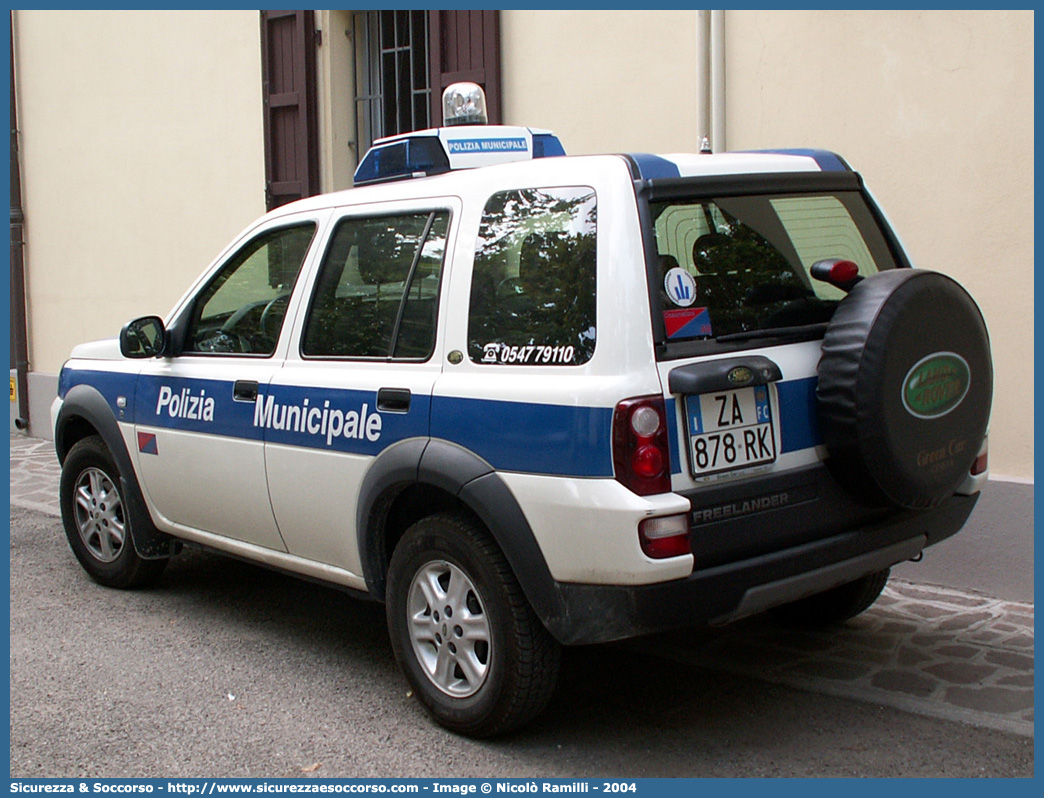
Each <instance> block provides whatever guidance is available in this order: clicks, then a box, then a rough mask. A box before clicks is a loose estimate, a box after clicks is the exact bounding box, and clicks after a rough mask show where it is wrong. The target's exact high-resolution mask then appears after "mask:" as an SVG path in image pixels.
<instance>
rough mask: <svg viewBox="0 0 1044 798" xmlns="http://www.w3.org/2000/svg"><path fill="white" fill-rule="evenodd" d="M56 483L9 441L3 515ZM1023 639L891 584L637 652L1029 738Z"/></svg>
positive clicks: (1003, 613)
mask: <svg viewBox="0 0 1044 798" xmlns="http://www.w3.org/2000/svg"><path fill="white" fill-rule="evenodd" d="M58 481H59V466H58V460H57V458H56V456H55V453H54V445H53V444H52V442H51V441H44V440H38V439H34V438H25V437H22V436H14V435H12V436H11V504H12V505H14V506H17V507H24V508H27V509H30V510H36V511H38V512H41V513H45V514H48V515H52V516H59V515H60V512H59V509H58ZM55 534H60V529H59V527H58V525H57V524H56V525H55ZM73 566H74V561H73V560H72V558H71V557H70V567H73ZM1033 636H1034V634H1033V604H1030V603H1021V602H1012V601H1001V600H999V599H996V598H993V597H990V596H987V595H983V594H978V593H974V592H971V591H962V590H954V589H950V588H946V587H939V586H932V585H924V584H917V583H913V582H908V581H904V580H901V579H895V578H893V579H892V580H891V582H889V585H888V587H887V588H886V589H885V592H884V593H883V594H882V596H881V598H880V599H879V600H878V601H877V603H876V604H875V605H874V606H873V607H872V608H871V609H870V610H868V611H867V612H865V613H863V614H862V615H861V616H859V617H858V618H856V619H854V620H852V621H849V622H848V623H847V624H845V625H844V626H842V627H840V628H835V629H830V630H826V631H798V630H793V629H783V628H780V627H779V626H777V625H773V624H772V623H771V622H769V621H768V620H767V619H765V618H753V619H749V620H747V621H742V622H740V623H737V624H733V625H731V626H727V627H724V628H722V629H717V630H691V631H690V630H682V631H678V632H670V633H665V634H662V635H657V636H655V637H652V638H646V639H643V640H642V641H641V643H640V645H641V648H642V650H643V651H645V652H646V653H648V654H650V655H654V656H657V657H661V658H669V659H672V660H677V661H681V662H691V663H694V664H695V663H699V664H700V665H702V666H705V667H713V668H720V669H722V670H727V671H730V672H737V673H743V674H746V675H749V676H752V677H755V678H759V679H764V680H766V681H770V682H775V683H779V684H786V685H789V686H793V687H798V688H801V689H806V690H809V691H812V692H817V693H826V694H830V695H837V696H843V697H847V698H854V699H857V700H861V701H867V702H870V703H875V704H883V705H886V706H892V707H895V708H898V709H901V710H904V711H909V712H914V713H917V714H921V715H928V716H932V717H939V718H944V719H949V720H956V721H961V722H967V723H971V724H974V725H977V726H985V727H988V728H994V729H999V730H1003V731H1009V732H1014V733H1016V734H1020V735H1025V736H1033V720H1034V705H1033V681H1034V677H1033V670H1034V668H1033V662H1034V655H1033V652H1034V646H1033Z"/></svg>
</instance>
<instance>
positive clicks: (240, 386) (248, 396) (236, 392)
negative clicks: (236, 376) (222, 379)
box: [232, 380, 257, 402]
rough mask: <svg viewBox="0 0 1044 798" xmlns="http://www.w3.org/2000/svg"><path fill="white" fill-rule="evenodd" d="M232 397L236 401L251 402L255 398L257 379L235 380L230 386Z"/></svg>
mask: <svg viewBox="0 0 1044 798" xmlns="http://www.w3.org/2000/svg"><path fill="white" fill-rule="evenodd" d="M232 398H233V399H235V400H236V401H237V402H253V401H255V400H256V399H257V380H236V384H235V385H233V386H232Z"/></svg>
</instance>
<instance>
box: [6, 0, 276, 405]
mask: <svg viewBox="0 0 1044 798" xmlns="http://www.w3.org/2000/svg"><path fill="white" fill-rule="evenodd" d="M14 39H15V53H16V55H15V57H16V75H17V78H18V85H17V89H16V94H17V97H18V101H19V108H18V117H19V128H20V130H19V133H20V135H19V142H20V145H21V154H22V175H23V181H24V183H23V204H24V207H25V216H26V228H25V233H26V263H27V292H28V298H27V304H28V315H29V325H30V330H31V334H30V338H29V340H30V352H29V359H30V362H31V367H32V369H33V371H34V372H43V373H50V374H57V373H58V370H59V369H60V368H61V365H62V363H63V362H64V360H65V359H66V358H67V357H68V355H69V350H70V349H71V348H72V347H73V346H74V345H75V344H77V343H79V342H81V341H87V340H93V339H98V338H108V337H112V336H114V335H116V334H117V333H118V332H119V329H120V326H121V325H122V324H123V322H125V321H127V320H129V319H131V318H132V317H135V316H140V315H145V314H147V313H158V314H160V315H163V314H166V313H167V311H169V310H170V309H171V307H172V306H173V305H174V303H175V301H176V300H177V299H178V297H180V296H181V294H182V293H183V292H184V291H185V290H186V289H187V288H188V286H189V284H190V283H191V282H192V281H193V280H194V279H195V278H196V277H198V276H199V273H200V272H201V271H202V270H203V268H204V267H205V266H206V265H207V264H208V263H209V262H210V261H211V260H212V259H213V258H214V257H215V256H216V255H217V254H218V252H219V251H220V250H221V249H222V248H223V247H224V246H225V245H226V244H227V243H228V242H229V241H230V240H231V239H232V237H233V236H234V235H235V234H236V233H238V232H239V231H240V230H241V229H242V228H243V227H245V226H246V225H247V224H248V223H249V222H250V221H252V220H253V219H254V218H255V217H257V216H259V215H260V214H261V213H263V212H264V176H265V173H264V150H263V128H262V108H261V53H260V45H259V41H260V23H259V22H258V15H257V12H256V11H230V12H206V13H198V12H196V13H193V12H177V11H148V12H127V11H116V12H101V11H56V12H46V11H16V12H15V14H14ZM142 142H149V146H142ZM40 422H44V423H45V421H44V418H41V419H40Z"/></svg>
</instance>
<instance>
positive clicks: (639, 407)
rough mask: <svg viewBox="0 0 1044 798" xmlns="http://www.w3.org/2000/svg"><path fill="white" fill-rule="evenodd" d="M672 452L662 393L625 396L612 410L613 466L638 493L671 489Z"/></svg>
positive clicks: (665, 491) (625, 483)
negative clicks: (636, 396)
mask: <svg viewBox="0 0 1044 798" xmlns="http://www.w3.org/2000/svg"><path fill="white" fill-rule="evenodd" d="M670 463H671V454H670V449H669V444H668V437H667V411H666V406H665V404H664V401H663V397H662V396H642V397H638V398H635V399H625V400H624V401H622V402H620V404H618V405H617V406H616V410H615V412H614V413H613V469H614V472H615V474H616V479H617V481H618V482H620V484H622V485H624V486H625V487H627V488H629V489H630V490H632V491H634V492H635V493H637V494H638V495H639V496H650V495H652V494H655V493H669V492H670V490H671V469H670Z"/></svg>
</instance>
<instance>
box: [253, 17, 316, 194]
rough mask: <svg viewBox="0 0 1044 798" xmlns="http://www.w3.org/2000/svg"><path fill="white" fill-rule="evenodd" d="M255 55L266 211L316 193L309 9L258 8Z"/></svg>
mask: <svg viewBox="0 0 1044 798" xmlns="http://www.w3.org/2000/svg"><path fill="white" fill-rule="evenodd" d="M261 55H262V57H261V73H262V81H263V86H262V94H263V101H264V115H265V119H264V122H265V202H266V205H267V206H268V208H269V210H271V209H272V208H276V207H278V206H280V205H284V204H286V203H287V202H292V201H293V200H296V199H301V198H302V197H308V196H311V195H313V194H318V193H319V145H318V127H317V117H316V96H315V82H316V81H315V19H314V12H312V11H262V12H261Z"/></svg>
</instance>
